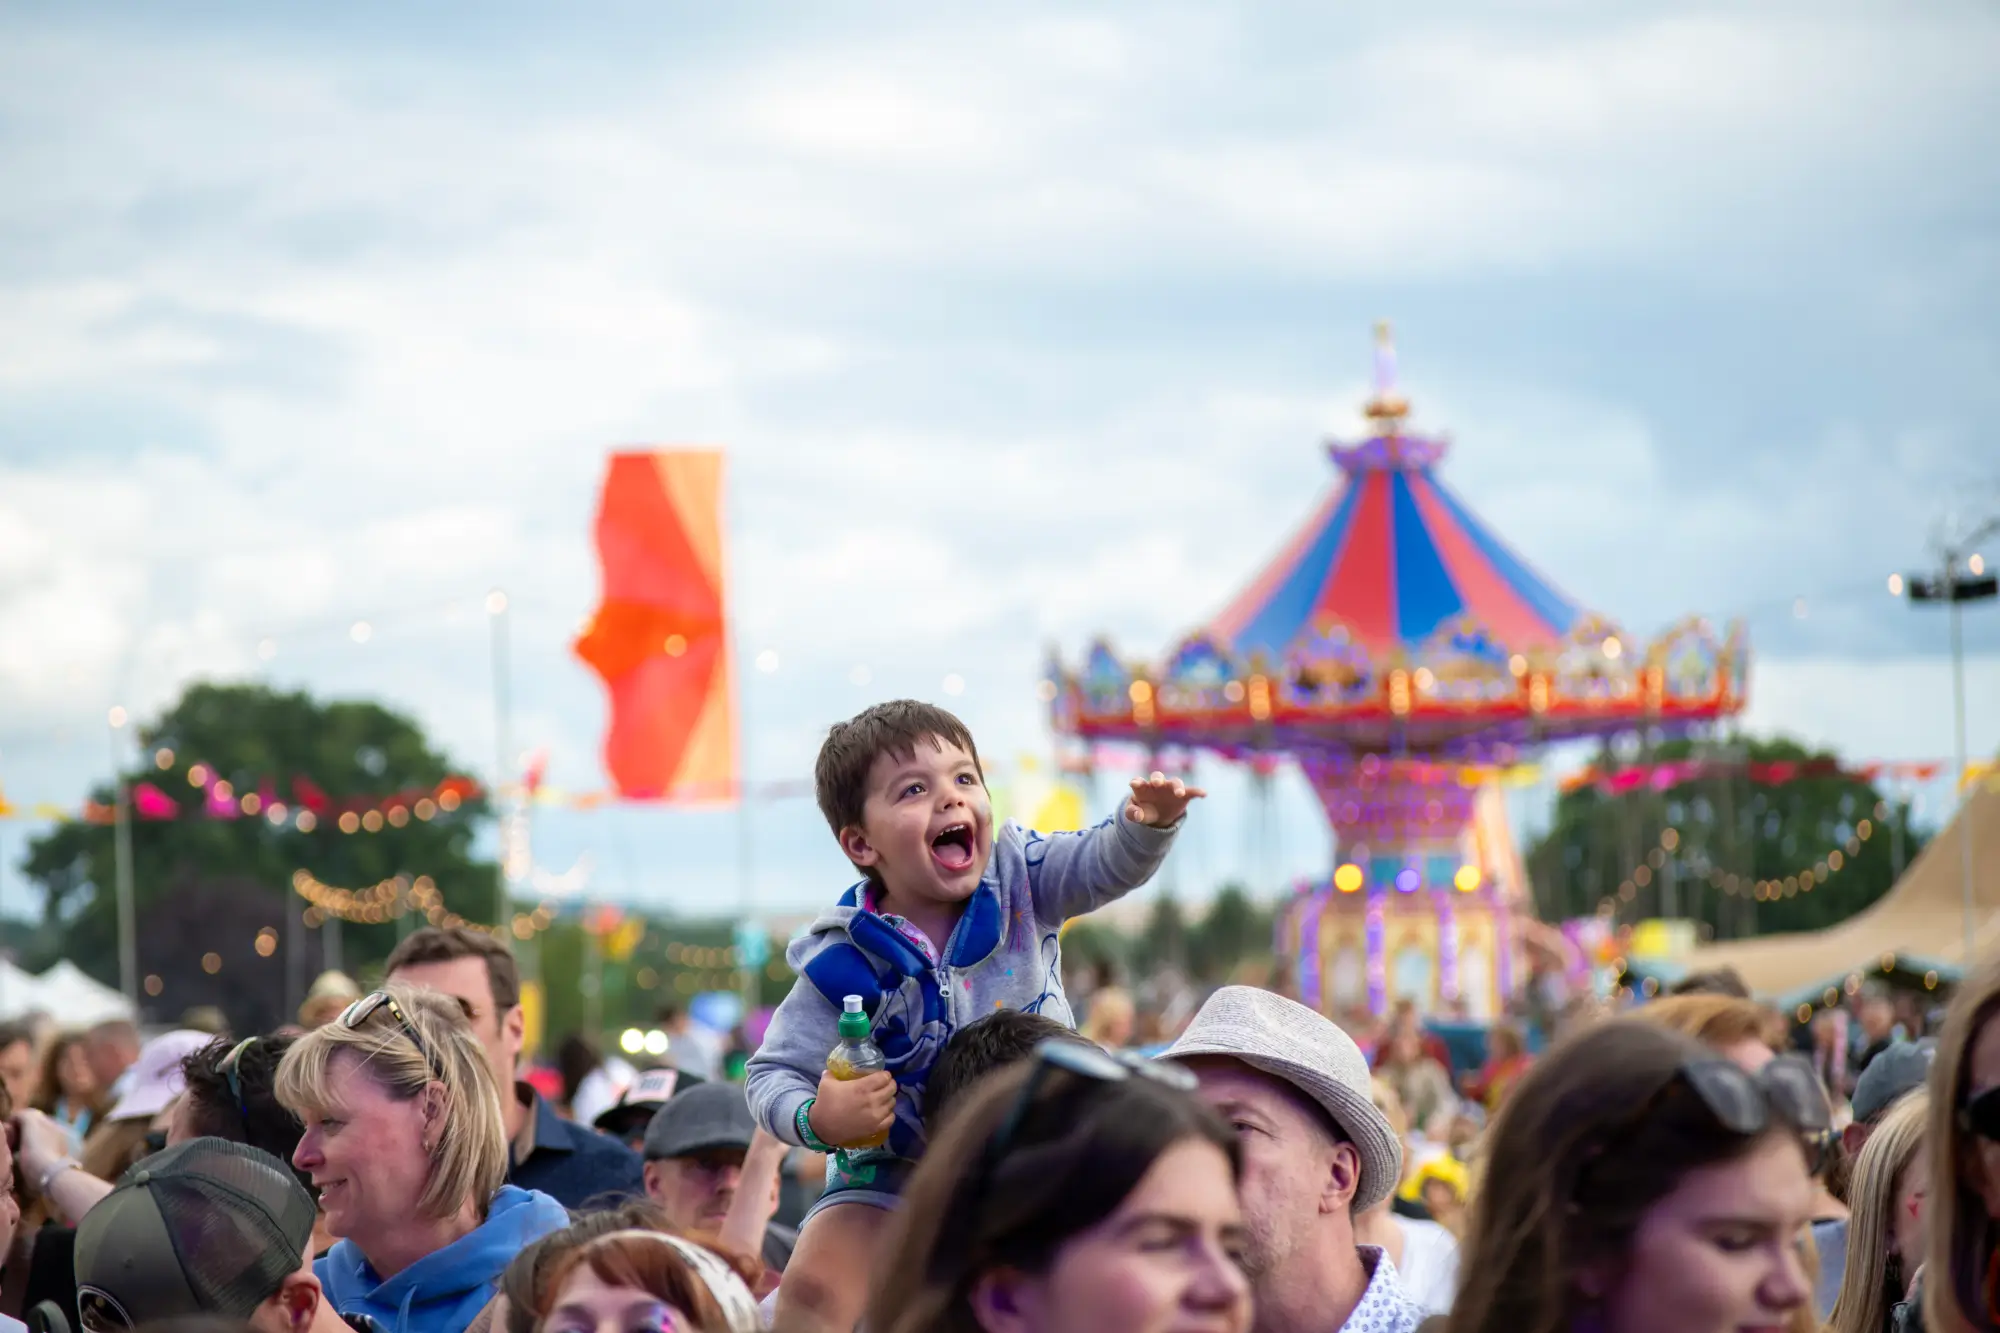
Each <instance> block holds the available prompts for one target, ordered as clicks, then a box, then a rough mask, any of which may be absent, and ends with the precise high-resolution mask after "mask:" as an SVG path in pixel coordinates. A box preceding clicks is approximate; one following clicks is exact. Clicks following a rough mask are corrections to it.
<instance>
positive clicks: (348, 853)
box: [22, 684, 496, 1031]
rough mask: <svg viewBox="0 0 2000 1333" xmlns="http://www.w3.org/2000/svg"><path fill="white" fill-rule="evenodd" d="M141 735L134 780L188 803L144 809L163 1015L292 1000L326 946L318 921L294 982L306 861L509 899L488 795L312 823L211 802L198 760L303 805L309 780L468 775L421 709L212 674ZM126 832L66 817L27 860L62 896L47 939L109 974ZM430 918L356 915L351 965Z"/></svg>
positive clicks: (340, 786)
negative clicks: (286, 934)
mask: <svg viewBox="0 0 2000 1333" xmlns="http://www.w3.org/2000/svg"><path fill="white" fill-rule="evenodd" d="M138 739H139V746H140V748H139V759H138V762H137V766H136V767H135V768H134V769H133V770H132V771H130V772H128V773H126V774H124V775H123V777H124V779H125V780H126V781H127V782H129V783H134V784H136V783H140V782H148V783H152V784H154V785H155V786H157V787H158V788H159V789H160V790H161V791H162V792H164V793H165V794H166V795H168V796H170V797H171V798H173V799H174V800H175V801H177V802H178V803H179V805H180V814H179V816H178V817H177V818H172V819H158V820H153V819H141V818H139V817H138V816H137V812H136V810H135V811H134V815H133V818H132V826H131V839H132V887H133V900H134V903H135V905H136V914H137V924H138V943H139V971H140V974H141V975H142V976H145V975H152V976H157V977H159V978H160V979H161V982H162V985H161V988H160V993H159V994H158V995H157V996H151V997H148V996H143V995H142V997H141V999H142V1002H143V1003H145V1004H146V1006H147V1008H148V1011H149V1014H150V1015H151V1016H155V1017H166V1016H171V1015H176V1014H179V1013H180V1012H181V1011H182V1010H184V1009H186V1008H187V1007H189V1006H190V1005H197V1004H214V1005H220V1006H222V1007H223V1008H224V1010H225V1012H227V1013H228V1014H229V1016H230V1018H231V1020H232V1021H233V1022H234V1023H235V1024H237V1025H238V1026H240V1027H241V1028H242V1029H243V1030H245V1031H257V1030H261V1029H262V1028H265V1027H268V1026H270V1025H272V1024H273V1023H275V1022H277V1021H279V1020H280V1018H281V1017H287V1016H289V1015H288V1014H287V1010H288V1008H289V1006H290V1004H291V1003H292V1002H293V1001H294V999H295V994H294V992H295V991H296V988H297V986H298V985H299V984H300V978H299V976H298V975H297V973H299V972H301V971H304V970H305V968H312V967H316V966H318V964H319V962H320V960H321V959H322V958H323V956H324V955H323V950H322V947H321V945H322V942H323V941H322V939H321V932H319V931H311V932H309V933H308V934H307V935H306V936H303V937H301V938H302V942H303V943H304V944H305V946H306V947H305V948H303V949H302V950H301V953H300V954H299V955H298V958H299V959H300V960H302V961H303V962H304V964H305V968H297V967H295V968H294V969H293V972H294V975H293V976H292V977H290V978H289V981H288V978H287V952H288V950H287V949H286V947H285V946H284V944H283V942H282V941H283V931H284V930H285V928H286V927H287V926H290V925H294V924H297V923H298V921H299V913H300V911H301V909H303V907H304V906H305V904H304V903H303V902H302V901H301V900H300V899H299V898H298V897H297V896H296V894H295V893H294V892H293V890H292V887H291V885H292V876H293V873H294V872H295V871H298V870H306V871H308V872H309V873H310V874H312V875H313V876H314V877H315V878H316V879H318V880H319V881H321V882H322V883H326V884H332V885H338V886H341V887H365V886H368V885H372V884H375V883H377V882H379V881H381V880H384V879H388V878H390V877H391V876H394V875H397V874H408V875H411V876H416V875H428V876H429V877H430V878H431V880H432V881H433V882H435V883H436V885H437V887H438V890H439V892H440V894H441V895H442V897H443V899H444V903H445V906H446V908H447V909H449V910H451V911H454V912H457V913H459V914H461V915H463V916H465V917H467V918H469V919H471V920H475V921H485V920H487V919H489V918H490V917H491V916H492V915H493V910H494V884H495V875H496V870H495V867H494V866H493V865H492V864H491V863H489V862H485V861H481V860H478V859H476V858H474V857H473V855H472V851H471V847H472V840H473V835H474V832H475V830H476V828H477V826H478V824H479V822H480V821H481V820H482V819H484V818H485V817H486V814H487V806H486V804H485V802H484V801H483V800H481V799H479V798H476V797H475V798H472V799H468V800H466V801H464V802H463V803H462V804H461V805H459V807H458V808H457V809H456V810H454V811H439V812H438V813H437V814H436V815H435V817H433V818H431V819H428V820H424V819H416V818H411V819H408V820H407V822H405V823H404V824H403V825H402V826H401V827H395V826H393V825H391V824H388V823H384V824H383V826H382V827H381V828H380V830H379V831H376V832H369V831H366V830H365V829H364V830H361V831H357V832H354V833H343V832H342V831H341V830H340V827H339V824H338V822H337V821H336V820H334V819H331V818H329V819H327V820H324V821H320V822H317V823H316V825H315V826H314V827H312V828H311V830H310V831H304V830H301V828H300V827H299V823H298V821H297V820H296V818H288V819H286V820H284V821H283V822H281V823H273V822H272V821H271V820H270V819H268V818H265V817H261V816H243V817H240V818H236V819H211V818H207V817H205V816H204V815H203V813H202V792H201V789H200V788H199V787H198V786H197V785H195V784H193V783H191V782H190V780H189V771H190V769H191V768H192V767H193V766H194V765H196V764H201V765H204V766H205V767H206V768H208V769H209V770H210V771H211V772H212V773H214V774H217V775H219V776H220V777H222V778H224V779H226V780H228V781H229V782H230V783H231V784H232V786H233V788H234V789H235V791H236V793H237V794H238V796H239V798H240V796H241V795H243V794H248V793H253V792H255V793H260V794H261V795H262V797H263V799H265V800H271V799H276V800H279V801H282V802H284V803H286V804H287V805H288V806H292V807H293V808H294V810H296V808H297V805H298V801H297V797H296V795H295V786H294V783H295V780H296V779H303V780H304V781H305V782H306V783H309V784H311V785H312V786H313V787H316V788H318V789H319V790H320V791H323V792H325V793H326V794H327V795H328V796H329V797H331V798H333V799H334V800H336V801H338V800H340V799H341V798H344V797H353V798H363V797H382V796H387V795H390V794H393V793H398V792H414V791H417V790H420V789H425V790H427V789H431V788H434V787H436V785H437V784H438V783H440V782H442V781H443V780H444V779H445V778H447V777H449V776H452V775H453V774H454V771H455V770H454V766H453V765H452V764H451V763H450V762H449V760H447V759H446V757H445V756H444V755H442V754H440V753H439V752H437V751H436V750H434V749H433V748H432V747H431V746H430V744H429V742H428V741H426V739H425V737H424V734H423V732H422V731H421V729H419V728H418V726H417V725H416V723H414V722H412V721H411V720H410V719H408V718H406V717H404V716H402V715H400V714H398V713H395V712H392V711H391V710H389V709H387V708H384V707H382V706H381V705H380V704H376V703H372V702H366V701H341V702H332V703H327V702H321V701H317V700H314V699H312V698H310V697H308V696H307V695H305V694H303V693H289V694H288V693H281V692H278V691H273V690H270V689H267V688H265V687H264V686H261V685H218V684H198V685H194V686H191V687H189V689H188V690H187V692H186V693H185V694H184V695H183V696H182V697H181V699H180V700H179V701H178V702H177V703H175V704H174V705H173V706H172V707H171V708H169V709H168V710H167V711H166V712H165V713H164V714H163V715H162V716H161V717H160V718H159V719H158V720H157V721H155V722H153V723H151V724H150V725H142V726H140V727H139V728H138ZM91 799H92V800H93V801H95V802H97V803H99V804H100V805H107V806H108V805H110V804H111V803H112V802H113V801H114V799H115V792H114V789H113V788H112V787H110V786H103V787H99V788H98V789H96V790H95V791H94V792H92V793H91ZM113 833H114V831H113V829H112V827H111V826H110V825H108V824H98V823H71V824H63V825H59V826H58V827H56V828H54V829H52V830H51V831H49V832H48V833H46V834H44V835H43V836H41V837H39V838H37V839H35V840H34V841H33V842H32V843H31V844H29V847H28V855H27V858H26V860H25V861H24V862H23V863H22V869H23V871H24V873H25V874H26V875H27V876H28V877H29V878H30V879H32V880H34V881H35V882H36V883H37V884H39V885H40V886H41V888H42V890H43V892H44V894H45V895H46V906H45V909H44V911H45V923H44V924H45V926H46V927H48V928H50V929H49V932H48V934H47V936H46V937H45V938H46V939H47V940H48V941H49V943H50V945H51V946H52V948H53V952H55V953H58V954H60V955H62V956H67V957H68V958H70V959H72V960H73V961H74V962H75V963H76V964H77V965H78V966H79V967H81V968H83V969H84V970H85V971H86V972H89V973H90V974H91V975H93V976H95V977H97V978H98V979H100V980H102V981H105V982H107V983H110V984H116V983H117V980H118V925H117V905H116V900H115V899H116V879H115V872H114V855H115V853H114V849H113V842H114V837H113ZM419 924H422V919H421V918H420V917H416V916H414V915H412V916H407V917H405V918H403V920H402V921H400V922H396V923H389V924H382V925H357V924H346V925H343V926H342V927H341V930H342V957H343V962H344V965H345V966H346V967H347V968H348V969H349V970H350V971H362V970H365V969H367V968H368V967H369V965H370V964H373V963H378V962H379V961H380V960H381V959H382V958H384V957H385V956H386V955H387V953H388V951H389V950H390V949H391V948H393V947H394V945H395V941H396V939H397V938H398V935H399V933H400V932H401V931H403V930H407V929H409V928H411V927H412V926H415V925H419ZM267 927H268V928H271V929H273V930H276V931H277V932H278V933H279V940H280V943H279V945H278V947H276V948H275V949H272V950H271V951H270V952H269V953H268V954H267V953H265V952H263V951H261V950H259V949H258V948H257V935H258V932H259V931H260V930H263V929H265V928H267ZM208 953H213V954H215V955H216V961H218V962H219V964H220V966H219V968H218V970H216V971H214V972H209V971H208V970H207V969H206V968H204V967H203V966H202V959H203V956H204V955H205V954H208ZM35 961H37V962H39V963H47V962H49V961H53V959H52V958H42V959H38V960H35ZM304 979H305V980H306V981H310V976H309V975H308V976H306V977H305V978H304Z"/></svg>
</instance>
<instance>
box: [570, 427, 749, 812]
mask: <svg viewBox="0 0 2000 1333" xmlns="http://www.w3.org/2000/svg"><path fill="white" fill-rule="evenodd" d="M722 529H723V523H722V454H721V453H720V451H717V450H670V451H663V452H659V453H617V454H613V455H612V456H611V470H610V472H609V473H608V474H607V475H606V477H605V479H604V492H603V495H602V497H601V498H600V500H599V502H598V510H597V528H596V533H597V558H598V563H599V566H600V567H601V569H602V570H603V575H604V595H603V600H602V602H601V603H600V604H599V606H598V609H597V614H596V615H595V616H594V617H592V619H591V622H590V624H589V625H588V626H587V627H586V628H585V630H584V632H583V634H582V636H581V637H579V638H578V639H577V641H576V655H577V656H578V657H580V658H582V659H583V660H584V661H585V662H587V663H589V665H590V666H591V668H592V669H593V670H595V671H596V672H597V674H598V675H599V676H601V677H603V679H604V684H605V687H606V688H607V690H608V691H609V692H610V696H611V724H610V727H609V728H608V729H607V731H606V732H605V737H604V767H605V769H606V770H607V771H608V772H609V773H610V774H611V781H612V785H613V786H614V787H616V788H617V790H618V794H619V795H620V796H622V797H624V798H626V799H627V800H644V801H686V802H726V801H733V800H735V799H736V797H737V790H736V786H737V769H736V744H737V742H736V677H735V668H734V663H733V662H732V661H731V658H730V650H729V617H728V605H729V602H728V597H727V595H726V591H725V588H724V583H723V544H722V537H723V531H722Z"/></svg>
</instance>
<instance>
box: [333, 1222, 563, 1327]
mask: <svg viewBox="0 0 2000 1333" xmlns="http://www.w3.org/2000/svg"><path fill="white" fill-rule="evenodd" d="M568 1225H569V1213H568V1212H567V1211H565V1210H564V1208H563V1206H562V1205H561V1204H559V1203H557V1202H556V1201H555V1200H554V1199H552V1198H550V1197H549V1196H548V1195H546V1194H540V1193H537V1192H535V1191H532V1190H524V1189H520V1188H517V1187H516V1186H513V1185H503V1186H501V1188H500V1192H499V1193H498V1194H496V1195H494V1196H493V1205H492V1207H491V1208H490V1209H489V1210H488V1211H487V1214H486V1220H485V1221H484V1222H483V1223H481V1224H480V1225H479V1227H478V1229H477V1230H475V1231H472V1232H471V1233H469V1234H467V1235H465V1236H461V1237H460V1238H459V1239H457V1240H455V1241H453V1242H452V1243H451V1244H449V1245H447V1246H445V1247H444V1248H443V1249H441V1250H437V1251H434V1252H432V1253H430V1254H427V1255H425V1256H424V1257H423V1258H421V1259H419V1260H417V1262H415V1263H413V1264H411V1265H410V1266H409V1267H408V1268H405V1269H404V1270H403V1271H402V1272H400V1273H398V1274H396V1276H394V1277H392V1278H390V1279H388V1280H387V1281H384V1280H382V1279H381V1278H378V1277H376V1276H375V1270H374V1269H373V1268H371V1267H369V1265H368V1260H367V1259H366V1258H364V1257H363V1256H362V1253H361V1250H360V1248H359V1247H358V1246H356V1245H355V1243H354V1242H353V1241H351V1240H343V1241H341V1242H339V1243H338V1244H336V1245H335V1246H334V1247H333V1248H332V1249H331V1250H329V1251H327V1253H326V1256H325V1257H324V1258H322V1259H321V1260H320V1261H319V1262H318V1263H316V1264H314V1265H313V1272H314V1274H315V1275H316V1276H317V1277H318V1278H319V1280H320V1285H321V1286H323V1287H324V1288H325V1289H326V1294H327V1298H328V1300H330V1301H331V1302H332V1303H333V1308H334V1309H335V1310H336V1311H337V1312H338V1313H339V1314H340V1315H342V1316H343V1317H352V1316H355V1315H366V1316H368V1317H369V1318H371V1319H373V1320H375V1321H376V1322H377V1323H378V1324H379V1325H381V1327H383V1328H384V1329H387V1330H389V1333H461V1330H463V1329H464V1328H465V1327H466V1326H467V1325H468V1324H470V1323H471V1322H472V1321H473V1319H474V1318H475V1317H476V1316H477V1315H478V1314H479V1312H480V1311H481V1310H482V1309H484V1308H485V1307H486V1303H487V1302H488V1301H490V1300H492V1299H493V1293H494V1292H496V1291H497V1290H499V1285H500V1274H501V1273H502V1272H503V1271H504V1270H505V1269H506V1267H507V1265H508V1263H509V1262H511V1261H512V1260H513V1258H514V1256H515V1255H517V1254H519V1253H520V1252H521V1251H522V1249H524V1248H525V1247H526V1246H528V1245H529V1244H530V1243H532V1242H534V1241H537V1240H540V1239H541V1238H542V1237H543V1236H546V1235H548V1234H549V1233H550V1232H552V1231H559V1230H561V1229H562V1228H563V1227H566V1226H568Z"/></svg>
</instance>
